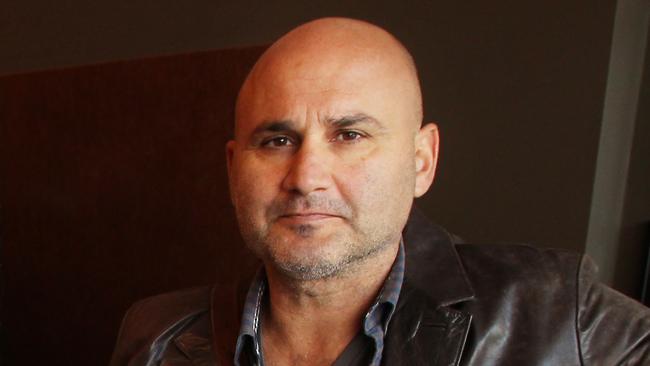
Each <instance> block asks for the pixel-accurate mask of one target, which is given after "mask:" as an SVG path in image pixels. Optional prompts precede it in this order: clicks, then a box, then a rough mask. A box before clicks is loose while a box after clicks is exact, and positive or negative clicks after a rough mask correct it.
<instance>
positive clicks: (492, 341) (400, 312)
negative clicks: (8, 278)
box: [112, 18, 650, 366]
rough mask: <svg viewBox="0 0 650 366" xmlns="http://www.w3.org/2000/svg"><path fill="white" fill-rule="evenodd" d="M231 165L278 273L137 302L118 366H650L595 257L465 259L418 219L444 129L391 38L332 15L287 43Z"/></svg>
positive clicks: (259, 248) (249, 236)
mask: <svg viewBox="0 0 650 366" xmlns="http://www.w3.org/2000/svg"><path fill="white" fill-rule="evenodd" d="M226 150H227V160H228V173H229V180H230V190H231V196H232V202H233V205H234V207H235V212H236V214H237V220H238V222H239V226H240V230H241V233H242V236H243V238H244V241H245V242H246V244H247V245H248V247H249V248H250V249H251V251H252V252H253V253H254V254H255V255H256V256H257V257H259V259H260V260H261V262H262V267H261V268H260V270H259V271H258V273H257V274H256V275H255V277H254V278H253V279H251V280H249V281H246V282H245V283H244V284H243V285H239V286H236V285H233V286H232V288H230V287H228V286H227V285H219V286H214V287H212V288H210V289H207V288H200V289H194V290H190V291H182V292H176V293H172V294H166V295H161V296H157V297H154V298H150V299H147V300H143V301H141V302H139V303H137V304H135V305H134V306H133V307H132V308H131V309H130V310H129V312H128V314H127V316H126V317H125V320H124V322H123V325H122V330H121V332H120V336H119V339H118V343H117V347H116V350H115V353H114V355H113V361H112V365H127V364H128V365H159V364H160V365H190V364H192V365H231V364H236V365H337V366H339V365H380V364H385V365H457V364H463V365H538V364H539V365H541V364H543V365H583V364H589V365H615V364H643V363H646V364H647V363H649V362H650V351H648V344H649V342H650V316H649V315H650V314H649V312H648V310H647V309H646V308H644V307H643V306H642V305H640V304H638V303H635V302H634V301H632V300H629V299H627V298H625V297H623V296H622V295H619V294H617V293H615V292H614V291H612V290H610V289H608V288H606V287H605V286H602V285H600V284H598V283H596V282H594V280H593V269H592V266H591V262H589V260H585V259H584V258H582V257H580V256H577V255H574V254H571V253H566V252H558V251H550V250H541V249H535V248H533V247H529V246H475V245H469V244H462V245H460V244H456V243H454V242H453V240H452V238H451V236H450V235H449V234H447V233H446V232H445V231H444V230H443V229H441V228H439V227H437V226H435V225H433V224H431V223H429V222H428V221H427V220H426V219H425V218H424V217H422V216H421V215H420V214H418V213H417V212H416V211H414V210H412V204H413V199H414V197H419V196H421V195H423V194H424V193H426V191H427V190H428V189H429V186H430V185H431V183H432V181H433V177H434V173H435V168H436V161H437V155H438V132H437V128H436V126H435V125H434V124H422V98H421V93H420V87H419V82H418V78H417V72H416V69H415V66H414V63H413V60H412V58H411V56H410V55H409V53H408V52H407V51H406V49H405V48H404V47H403V46H402V45H401V44H400V43H399V42H398V41H397V40H396V39H395V38H394V37H393V36H391V35H390V34H388V33H387V32H386V31H384V30H382V29H380V28H378V27H376V26H374V25H371V24H368V23H365V22H361V21H356V20H350V19H339V18H328V19H320V20H316V21H312V22H310V23H307V24H304V25H302V26H300V27H298V28H296V29H294V30H293V31H291V32H289V33H288V34H286V35H285V36H284V37H282V38H281V39H280V40H278V41H277V42H276V43H274V44H273V45H272V46H271V47H270V48H269V49H268V50H267V51H266V52H265V53H264V54H263V55H262V57H261V58H260V59H259V60H258V62H257V63H256V65H255V66H254V68H253V69H252V71H251V72H250V74H249V75H248V77H247V79H246V81H245V82H244V85H243V86H242V88H241V91H240V94H239V97H238V100H237V105H236V120H235V135H234V139H233V140H232V141H230V142H228V145H227V149H226ZM407 222H408V224H407ZM405 227H406V228H405ZM238 299H241V300H242V301H238Z"/></svg>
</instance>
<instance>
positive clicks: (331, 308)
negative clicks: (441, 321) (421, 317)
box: [262, 243, 399, 365]
mask: <svg viewBox="0 0 650 366" xmlns="http://www.w3.org/2000/svg"><path fill="white" fill-rule="evenodd" d="M398 249H399V244H398V243H397V244H395V245H392V246H389V247H387V248H386V249H385V250H382V251H380V252H378V253H376V254H375V255H374V256H372V257H371V258H366V259H365V260H363V261H361V262H358V263H355V264H353V265H352V266H351V267H354V268H351V269H349V270H348V271H346V272H345V273H341V274H339V275H337V276H332V277H329V278H326V279H318V280H308V281H307V280H296V279H294V278H290V277H288V276H286V275H283V274H282V273H280V272H278V271H276V270H275V269H274V267H272V266H269V265H267V266H266V272H267V278H268V283H269V301H268V303H267V304H266V308H265V311H264V318H263V320H262V322H263V324H262V326H263V328H262V329H263V331H262V334H263V345H264V357H265V360H267V362H268V363H269V364H271V365H273V364H292V365H300V364H310V365H317V364H321V363H322V364H327V365H330V364H332V362H334V360H335V359H336V358H337V357H338V355H339V354H340V353H341V352H342V351H343V350H344V349H345V347H346V346H347V344H348V343H350V341H351V340H352V338H354V336H355V335H356V334H357V333H358V332H359V330H360V329H361V326H362V319H363V316H364V314H365V313H366V312H367V310H368V308H369V307H370V306H371V305H372V303H373V301H374V300H375V299H376V297H377V294H378V293H379V291H380V290H381V287H382V285H383V283H384V281H385V279H386V277H387V275H388V273H389V272H390V269H391V267H392V264H393V262H394V260H395V257H396V255H397V251H398Z"/></svg>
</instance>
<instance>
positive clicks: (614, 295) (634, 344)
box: [576, 257, 650, 365]
mask: <svg viewBox="0 0 650 366" xmlns="http://www.w3.org/2000/svg"><path fill="white" fill-rule="evenodd" d="M577 275H578V293H577V296H578V301H577V307H578V309H577V312H576V314H577V319H576V326H577V334H576V335H577V337H578V342H579V345H580V351H581V352H580V354H581V359H582V360H581V361H582V364H583V365H650V309H649V308H647V307H646V306H644V305H643V304H641V303H639V302H636V301H634V300H632V299H630V298H628V297H627V296H625V295H623V294H621V293H619V292H617V291H615V290H613V289H611V288H609V287H607V286H605V285H603V284H602V283H600V282H598V281H597V279H596V266H595V264H594V263H593V261H592V260H591V259H590V258H589V257H583V258H582V261H581V264H580V267H579V271H578V274H577Z"/></svg>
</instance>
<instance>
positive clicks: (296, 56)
mask: <svg viewBox="0 0 650 366" xmlns="http://www.w3.org/2000/svg"><path fill="white" fill-rule="evenodd" d="M421 100H422V98H421V94H420V87H419V82H418V79H417V73H416V70H415V66H414V64H413V60H412V58H411V56H410V55H409V53H408V52H407V51H406V49H405V48H404V47H403V46H402V45H401V44H400V43H399V42H398V41H397V40H396V39H395V38H394V37H393V36H391V35H390V34H389V33H387V32H386V31H384V30H382V29H380V28H378V27H376V26H374V25H371V24H368V23H365V22H361V21H357V20H351V19H341V18H327V19H320V20H316V21H312V22H310V23H307V24H304V25H302V26H300V27H298V28H296V29H294V30H293V31H291V32H289V33H288V34H286V35H285V36H284V37H282V38H281V39H280V40H278V41H277V42H276V43H274V44H273V45H272V46H271V47H270V48H269V49H268V50H267V51H266V52H265V53H264V55H262V57H261V58H260V59H259V60H258V62H257V64H256V65H255V66H254V68H253V70H252V71H251V72H250V74H249V75H248V78H247V79H246V81H245V83H244V85H243V86H242V88H241V91H240V94H239V98H238V100H237V106H236V121H235V138H234V140H233V141H230V142H229V143H228V146H227V154H228V167H229V176H230V189H231V196H232V201H233V203H234V206H235V210H236V212H237V219H238V221H239V225H240V229H241V231H242V235H243V237H244V240H245V241H246V243H247V245H248V246H249V247H250V248H251V249H252V250H253V251H254V252H255V253H256V254H257V255H259V256H260V257H261V259H262V260H263V261H264V263H265V265H266V266H267V267H268V266H272V267H273V268H274V269H276V270H278V271H279V272H282V273H284V274H285V275H288V276H291V277H293V278H296V279H320V278H326V277H331V276H335V275H339V274H342V273H345V272H346V271H348V270H349V269H350V268H354V264H355V263H358V262H361V261H366V260H368V259H371V258H373V256H375V255H377V254H378V253H381V252H382V251H383V250H386V249H387V248H390V247H391V246H393V248H394V246H396V245H398V243H399V240H400V235H401V231H402V229H403V227H404V225H405V223H406V220H407V218H408V213H409V211H410V208H411V205H412V201H413V198H414V197H417V196H420V195H422V194H424V193H425V192H426V191H427V189H428V188H429V186H430V184H431V182H432V180H433V175H434V171H435V165H436V158H437V144H438V138H437V130H436V128H435V125H433V124H429V125H425V126H424V127H420V125H421V122H422V101H421Z"/></svg>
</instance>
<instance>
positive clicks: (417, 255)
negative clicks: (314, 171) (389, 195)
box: [382, 209, 474, 365]
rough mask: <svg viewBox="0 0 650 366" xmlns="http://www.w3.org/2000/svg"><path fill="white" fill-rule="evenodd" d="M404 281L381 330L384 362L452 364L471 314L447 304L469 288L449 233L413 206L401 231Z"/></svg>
mask: <svg viewBox="0 0 650 366" xmlns="http://www.w3.org/2000/svg"><path fill="white" fill-rule="evenodd" d="M403 235H404V243H405V246H406V249H405V250H406V272H405V274H404V284H403V285H402V292H401V293H400V298H399V301H398V303H397V307H396V310H395V313H394V315H393V318H392V320H391V322H390V325H389V329H388V332H387V334H386V341H385V348H384V355H383V362H382V363H383V364H385V365H458V364H459V362H460V359H461V355H462V350H463V347H464V344H465V339H466V337H467V334H468V331H469V326H470V323H471V315H470V314H467V313H465V312H462V311H459V310H456V309H454V308H453V305H456V304H459V303H461V302H465V301H470V300H472V299H473V297H474V292H473V290H472V288H471V286H470V284H469V281H468V279H467V276H466V274H465V271H464V269H463V266H462V264H461V262H460V260H459V258H458V255H457V253H456V251H455V249H454V246H453V243H452V239H451V237H450V235H449V234H448V233H447V232H445V231H444V230H443V229H442V228H439V227H437V226H435V225H434V224H432V223H430V222H429V221H428V219H426V218H425V217H424V216H423V215H422V214H421V213H420V212H419V211H418V210H417V209H414V210H413V211H412V212H411V216H410V217H409V222H408V224H407V226H406V229H405V231H404V234H403Z"/></svg>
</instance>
